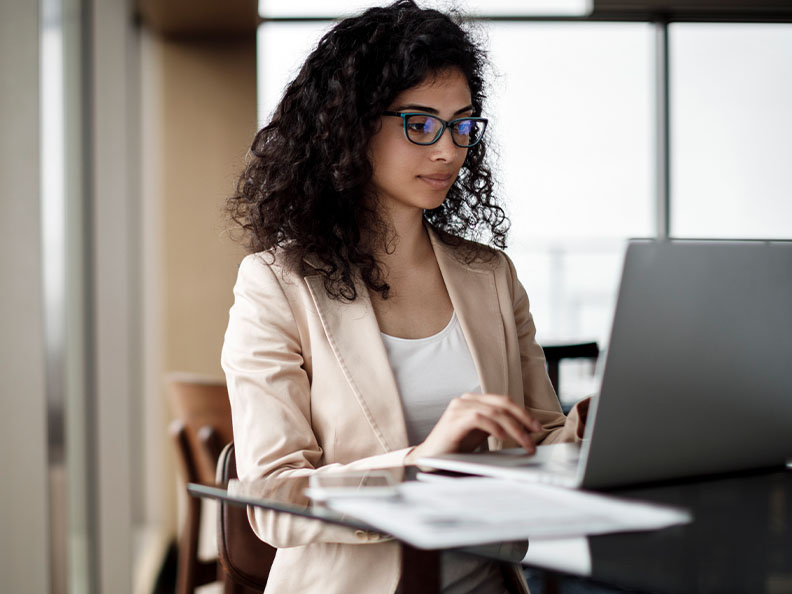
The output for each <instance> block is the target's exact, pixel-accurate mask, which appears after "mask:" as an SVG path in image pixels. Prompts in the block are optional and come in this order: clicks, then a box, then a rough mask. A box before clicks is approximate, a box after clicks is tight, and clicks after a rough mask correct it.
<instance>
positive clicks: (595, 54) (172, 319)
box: [0, 0, 792, 594]
mask: <svg viewBox="0 0 792 594" xmlns="http://www.w3.org/2000/svg"><path fill="white" fill-rule="evenodd" d="M419 3H421V4H423V5H437V6H441V7H448V6H458V7H459V8H460V9H461V10H467V11H468V12H469V14H470V15H473V16H475V15H478V17H480V18H476V19H473V20H472V21H471V25H472V26H473V27H474V28H475V29H476V30H477V34H478V35H480V37H481V39H483V40H484V41H485V44H486V45H487V46H488V47H489V50H490V58H491V62H492V75H493V76H492V77H491V79H492V86H491V94H490V102H489V105H488V107H487V113H486V114H484V115H486V116H487V117H489V118H490V124H491V127H490V128H489V132H488V134H491V136H490V138H491V142H492V145H493V146H494V148H495V151H494V153H495V156H496V160H495V162H496V165H497V172H498V174H497V177H498V179H499V183H500V192H501V195H502V197H503V199H504V200H505V202H506V206H507V210H508V213H509V215H510V217H511V220H512V233H511V240H510V247H509V249H508V253H509V254H510V255H511V256H512V258H513V259H514V261H515V263H516V265H517V269H518V272H519V274H520V277H521V279H522V281H523V283H524V284H525V286H526V288H527V290H528V294H529V296H530V297H531V300H532V309H533V312H534V317H535V320H536V324H537V327H538V331H539V340H540V342H543V343H546V344H549V343H556V342H558V343H563V342H569V341H579V340H596V341H598V343H599V345H600V348H603V349H604V348H607V340H608V330H609V323H610V317H611V315H612V312H613V307H614V303H615V296H616V289H617V286H618V280H619V273H620V265H621V257H622V254H623V250H624V248H625V242H626V240H627V239H628V238H630V237H674V238H759V239H761V238H770V239H792V166H790V163H792V24H791V23H792V7H789V6H788V5H787V4H786V3H784V2H737V1H731V2H707V1H703V0H701V1H694V2H673V1H666V2H659V1H658V2H650V1H648V0H646V1H637V0H635V1H630V0H623V1H622V2H597V1H594V2H593V4H591V3H587V2H585V1H584V2H574V1H571V0H570V1H565V2H544V3H543V2H537V1H533V0H525V1H517V0H515V1H507V0H500V1H498V2H494V1H492V2H484V1H483V0H482V1H481V2H476V1H474V0H468V1H467V2H464V1H460V2H457V3H449V2H429V1H424V2H419ZM371 4H374V3H373V2H364V1H352V0H350V1H348V2H347V1H340V0H333V1H332V2H320V1H318V0H317V1H308V0H305V1H303V2H293V1H292V2H285V1H281V0H261V2H260V4H259V5H258V6H257V5H256V3H255V2H254V1H253V2H251V1H249V0H229V1H228V2H223V3H220V2H212V1H211V0H200V1H193V2H187V1H186V0H179V1H173V2H156V0H138V1H137V2H133V1H131V0H130V1H127V0H94V1H89V0H40V2H28V1H27V0H4V1H3V2H2V3H0V81H1V86H0V92H1V94H0V100H2V103H1V104H0V130H1V131H2V132H1V134H0V137H1V138H2V140H1V141H0V142H2V144H0V151H1V152H0V188H2V202H1V203H0V208H1V209H2V211H1V212H2V217H0V220H2V234H0V241H2V249H0V254H2V256H1V257H0V262H2V279H3V280H2V286H3V290H2V305H3V306H2V320H3V321H2V329H3V338H2V357H1V358H0V365H1V366H2V367H1V368H2V375H3V378H4V380H5V381H4V386H3V401H2V402H3V404H2V409H3V414H2V421H0V422H2V431H0V447H2V451H3V456H2V459H3V467H2V469H3V486H2V504H3V505H2V506H0V518H2V524H0V541H1V542H2V554H1V555H0V576H2V582H3V589H4V590H6V589H7V591H9V592H70V593H72V592H73V593H78V592H119V593H121V592H135V593H141V594H143V593H146V592H151V591H152V588H153V584H154V582H155V580H156V576H157V574H158V572H159V571H160V569H161V566H162V562H163V560H164V557H165V554H166V552H167V550H168V547H169V546H170V544H171V543H172V542H173V539H174V536H175V534H176V531H177V526H178V522H177V518H178V513H179V512H178V509H179V506H178V504H177V501H178V497H179V496H180V495H179V494H180V491H179V489H178V487H177V480H176V465H175V462H174V453H173V451H172V444H171V443H170V441H169V438H168V434H167V425H168V422H169V421H170V419H171V418H172V414H173V413H172V411H171V409H170V405H169V401H168V397H167V394H166V390H165V387H164V379H163V378H164V377H165V375H166V374H167V373H169V372H174V371H180V372H190V373H194V374H201V375H204V376H207V377H221V370H220V366H219V353H220V348H221V344H222V337H223V332H224V329H225V323H226V320H227V310H228V308H229V307H230V305H231V302H232V294H231V288H232V286H233V283H234V279H235V275H236V267H237V264H238V263H239V261H240V260H241V258H242V256H243V250H242V248H241V247H240V246H239V245H237V244H236V243H234V242H233V241H232V238H231V237H230V236H229V233H228V231H227V229H226V222H225V220H224V218H223V212H222V209H223V203H224V199H225V197H226V196H228V195H229V194H230V193H231V191H232V188H233V184H234V182H235V175H237V174H238V172H239V171H240V170H241V167H242V164H243V162H244V158H245V153H246V151H247V148H248V146H249V145H250V142H251V140H252V138H253V135H254V134H255V131H256V129H257V127H258V126H260V125H261V124H262V123H263V122H265V121H266V119H267V116H268V114H269V113H271V111H272V109H273V108H274V105H275V104H276V102H277V100H278V97H279V94H280V92H281V90H282V88H283V85H284V84H285V82H286V81H287V80H288V79H289V77H290V76H292V75H293V74H294V73H295V68H296V67H297V66H298V65H299V63H300V61H301V59H302V57H303V56H304V55H305V54H306V53H307V52H308V51H309V50H310V48H311V47H312V45H313V44H314V43H315V42H316V40H317V39H318V37H319V36H320V35H321V33H322V32H323V31H325V30H326V29H327V28H328V27H330V26H332V22H333V21H332V19H334V18H338V17H339V16H341V15H344V14H349V13H351V12H355V11H356V10H358V9H359V8H361V7H364V6H367V5H371ZM591 10H593V11H594V12H593V16H591V15H590V12H591ZM586 15H589V16H586ZM562 373H564V374H566V379H565V381H564V385H565V386H568V388H567V393H565V394H564V395H563V396H564V398H567V399H575V398H577V397H580V396H582V395H584V394H586V393H588V392H590V391H593V390H595V389H596V379H595V378H594V377H593V375H592V373H591V369H588V368H586V367H585V365H578V366H575V365H571V366H569V367H568V368H567V369H566V370H562Z"/></svg>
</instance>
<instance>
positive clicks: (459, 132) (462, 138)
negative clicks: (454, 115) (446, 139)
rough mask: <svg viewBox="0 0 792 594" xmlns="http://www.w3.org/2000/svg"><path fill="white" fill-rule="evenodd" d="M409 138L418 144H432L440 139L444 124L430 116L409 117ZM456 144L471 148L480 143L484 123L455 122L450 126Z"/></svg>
mask: <svg viewBox="0 0 792 594" xmlns="http://www.w3.org/2000/svg"><path fill="white" fill-rule="evenodd" d="M405 119H406V123H405V129H406V130H407V137H408V138H409V139H410V140H411V141H413V142H415V143H418V144H432V143H433V142H435V141H436V140H438V138H439V137H440V134H441V131H442V130H443V123H442V121H440V120H439V119H437V118H435V117H434V116H430V115H423V114H417V115H409V116H407V117H406V118H405ZM449 127H450V128H451V135H452V136H453V138H454V143H455V144H457V145H458V146H461V147H467V146H471V145H473V144H476V142H478V140H479V138H480V136H481V133H482V132H483V131H484V130H483V128H484V126H483V124H482V122H479V121H477V120H467V119H461V120H455V121H454V122H453V123H452V124H451V125H450V126H449Z"/></svg>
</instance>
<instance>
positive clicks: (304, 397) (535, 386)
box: [222, 229, 580, 594]
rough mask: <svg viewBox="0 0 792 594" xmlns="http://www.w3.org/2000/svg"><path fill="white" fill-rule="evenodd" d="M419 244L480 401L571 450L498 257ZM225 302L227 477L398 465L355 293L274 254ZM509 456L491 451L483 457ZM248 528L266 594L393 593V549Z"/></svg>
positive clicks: (303, 528) (398, 447) (382, 383)
mask: <svg viewBox="0 0 792 594" xmlns="http://www.w3.org/2000/svg"><path fill="white" fill-rule="evenodd" d="M429 233H430V238H431V241H432V246H433V248H434V252H435V256H436V257H437V262H438V264H439V267H440V271H441V273H442V275H443V280H444V281H445V285H446V287H447V289H448V293H449V296H450V298H451V303H452V304H453V306H454V309H455V311H456V314H457V317H458V319H459V322H460V324H461V326H462V331H463V333H464V335H465V338H466V339H467V343H468V346H469V348H470V352H471V355H472V357H473V360H474V362H475V365H476V370H477V371H478V375H479V378H480V380H481V386H482V390H483V391H484V392H488V393H496V394H507V395H508V396H509V397H510V398H511V399H512V400H513V401H514V402H516V403H519V404H521V405H523V406H525V407H526V408H527V409H528V410H529V411H530V412H531V414H532V415H533V416H534V417H535V418H536V419H538V420H539V421H540V422H541V423H542V426H543V428H544V429H543V431H542V432H541V434H540V435H539V436H538V439H539V440H540V441H543V442H544V443H548V442H551V441H552V442H556V441H570V440H574V439H576V438H577V434H578V433H579V431H580V427H578V425H579V422H578V419H577V415H576V413H575V412H574V411H573V413H572V414H570V416H569V418H568V419H567V418H566V417H565V416H564V415H563V413H562V412H561V409H560V408H559V405H558V400H557V398H556V395H555V393H554V391H553V388H552V385H551V384H550V381H549V379H548V377H547V373H546V371H545V360H544V355H543V353H542V349H541V347H540V346H539V345H538V344H537V343H536V341H535V338H534V335H535V328H534V323H533V320H532V316H531V312H530V309H529V302H528V296H527V295H526V293H525V290H524V289H523V287H522V285H521V284H520V282H519V281H518V280H517V277H516V274H515V270H514V266H513V264H512V263H511V261H510V260H509V259H508V257H507V256H506V255H505V254H503V253H501V252H498V253H497V255H496V257H495V258H493V259H491V260H490V261H488V262H475V263H472V264H465V263H463V262H462V261H461V260H460V259H459V258H458V257H457V253H458V252H457V250H456V249H455V248H453V247H450V246H448V245H446V244H444V243H442V242H441V241H440V240H439V238H438V237H437V234H436V233H435V232H434V231H432V230H431V229H430V230H429ZM273 260H274V261H273ZM234 296H235V301H234V305H233V307H232V308H231V311H230V319H229V324H228V330H227V332H226V335H225V343H224V345H223V353H222V365H223V369H224V371H225V374H226V379H227V382H228V392H229V396H230V399H231V409H232V413H233V429H234V441H235V445H236V457H237V458H236V459H237V470H238V473H239V477H240V478H241V479H243V480H254V479H258V478H262V477H273V476H284V477H285V476H304V475H306V474H310V473H314V472H324V471H330V470H338V469H342V468H344V469H350V470H352V469H370V468H383V467H392V466H402V465H403V463H404V457H405V456H406V455H407V453H408V451H409V444H408V442H407V432H406V428H405V422H404V416H403V414H402V408H401V403H400V399H399V392H398V389H397V387H396V381H395V379H394V376H393V373H392V371H391V368H390V364H389V362H388V357H387V354H386V352H385V347H384V345H383V342H382V339H381V337H380V332H379V327H378V325H377V320H376V318H375V315H374V311H373V309H372V305H371V302H370V300H369V297H368V292H367V291H366V289H365V287H363V286H362V284H361V285H360V286H359V291H358V298H357V300H355V301H354V302H352V303H348V302H339V301H336V300H333V299H331V298H330V297H328V295H327V293H326V292H325V290H324V286H323V280H322V277H321V276H320V275H318V274H313V275H312V274H308V275H306V276H304V277H302V276H300V275H296V274H294V273H291V272H288V271H284V269H283V268H282V267H281V266H280V264H279V262H278V255H277V253H275V254H274V256H273V254H271V253H270V254H254V255H250V256H247V257H246V258H245V259H244V260H243V262H242V264H241V265H240V268H239V277H238V280H237V283H236V286H235V287H234ZM515 445H516V444H513V443H508V442H507V443H502V442H501V441H500V440H498V439H495V438H490V439H489V447H490V449H491V450H494V449H500V448H502V447H514V446H515ZM250 518H251V525H252V526H253V528H254V530H255V531H256V533H257V534H258V535H259V537H260V538H262V540H264V541H266V542H268V543H270V544H272V545H273V546H275V547H277V548H278V549H279V550H278V553H277V555H276V558H275V563H274V565H273V567H272V571H271V573H270V577H269V583H268V585H267V590H266V591H267V592H288V593H305V594H308V593H314V592H316V593H322V594H333V593H338V594H348V593H350V592H355V593H367V592H371V593H372V594H374V593H377V594H380V593H382V592H385V593H392V592H395V590H396V587H397V584H398V582H399V577H400V559H399V547H398V546H397V545H396V544H395V543H394V542H387V541H384V539H381V537H378V536H377V535H374V534H367V533H362V532H360V531H358V532H354V531H352V530H348V529H345V528H342V527H335V526H328V525H321V524H320V523H319V522H316V521H310V520H305V519H303V518H299V517H295V516H286V515H281V514H272V513H266V512H262V511H261V510H258V511H256V512H251V514H250ZM378 541H381V542H378Z"/></svg>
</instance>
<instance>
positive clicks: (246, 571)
mask: <svg viewBox="0 0 792 594" xmlns="http://www.w3.org/2000/svg"><path fill="white" fill-rule="evenodd" d="M235 478H237V470H236V457H235V454H234V444H233V443H229V444H228V445H226V446H225V448H223V451H222V452H221V454H220V457H219V459H218V462H217V483H218V484H227V483H228V481H229V480H231V479H235ZM218 505H219V508H218V510H217V551H218V554H219V558H220V565H221V566H222V568H223V571H224V572H225V594H242V593H243V592H249V591H250V592H252V591H256V592H262V591H263V590H264V587H265V586H266V585H267V578H268V577H269V572H270V567H271V566H272V562H273V560H274V559H275V551H276V549H275V548H274V547H272V546H270V545H268V544H267V543H265V542H262V541H261V540H259V538H258V537H257V536H256V534H255V533H254V532H253V529H252V528H251V527H250V523H249V522H248V517H247V509H246V508H244V507H240V506H236V505H230V504H228V503H226V502H224V501H219V502H218Z"/></svg>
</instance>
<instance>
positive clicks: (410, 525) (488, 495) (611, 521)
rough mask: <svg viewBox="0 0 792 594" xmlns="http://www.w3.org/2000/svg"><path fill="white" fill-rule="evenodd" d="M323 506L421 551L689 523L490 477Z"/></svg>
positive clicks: (644, 506)
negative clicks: (390, 535)
mask: <svg viewBox="0 0 792 594" xmlns="http://www.w3.org/2000/svg"><path fill="white" fill-rule="evenodd" d="M325 503H326V505H328V506H329V507H330V508H332V509H334V510H336V511H338V512H341V513H344V514H347V515H349V516H352V517H355V518H357V519H359V520H362V521H363V522H365V523H366V524H369V525H371V526H373V527H374V528H376V529H377V530H380V531H382V532H385V533H388V534H392V535H393V536H395V537H396V538H398V539H400V540H402V541H405V542H407V543H409V544H411V545H413V546H416V547H419V548H423V549H438V548H449V547H459V546H470V545H477V544H484V543H492V542H503V541H512V540H523V539H529V540H534V539H540V538H561V537H570V536H583V535H590V534H603V533H608V532H627V531H638V530H655V529H659V528H665V527H667V526H672V525H675V524H684V523H687V522H690V521H691V515H690V513H689V512H687V511H685V510H681V509H678V508H672V507H668V506H661V505H657V504H654V503H645V502H639V501H633V500H627V499H622V498H616V497H611V496H607V495H601V494H597V493H590V492H585V491H578V490H572V489H564V488H560V487H552V486H548V485H537V484H529V483H522V482H517V481H506V480H500V479H492V478H457V479H445V480H438V481H430V482H423V481H414V482H407V483H402V484H400V485H399V486H398V495H397V496H395V497H391V498H382V497H365V496H363V495H362V496H360V497H339V498H330V499H329V500H327V501H326V502H325Z"/></svg>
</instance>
